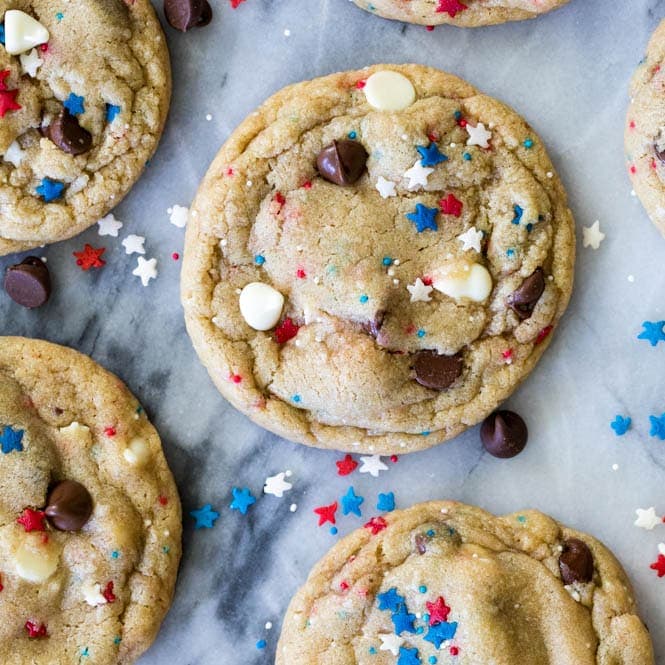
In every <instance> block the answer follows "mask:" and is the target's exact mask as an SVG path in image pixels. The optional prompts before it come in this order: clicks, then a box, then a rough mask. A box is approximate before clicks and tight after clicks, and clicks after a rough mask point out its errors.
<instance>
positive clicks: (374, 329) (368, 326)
mask: <svg viewBox="0 0 665 665" xmlns="http://www.w3.org/2000/svg"><path fill="white" fill-rule="evenodd" d="M385 318H386V313H385V311H383V310H382V309H380V310H379V311H378V312H377V313H376V314H375V315H374V318H373V319H372V320H371V321H367V322H366V323H363V324H362V327H363V330H364V331H365V332H366V333H367V334H368V335H371V336H372V337H378V335H379V332H380V331H381V326H382V325H383V321H384V320H385Z"/></svg>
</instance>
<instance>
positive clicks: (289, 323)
mask: <svg viewBox="0 0 665 665" xmlns="http://www.w3.org/2000/svg"><path fill="white" fill-rule="evenodd" d="M299 330H300V326H299V325H297V324H295V323H294V322H293V320H292V319H290V318H289V317H286V318H285V319H284V321H282V322H281V323H280V324H279V325H278V326H277V328H275V341H276V342H277V343H278V344H286V343H287V342H288V341H289V340H290V339H293V338H294V337H295V336H296V335H297V334H298V331H299Z"/></svg>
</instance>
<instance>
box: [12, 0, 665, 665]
mask: <svg viewBox="0 0 665 665" xmlns="http://www.w3.org/2000/svg"><path fill="white" fill-rule="evenodd" d="M213 4H214V10H215V16H214V19H213V22H212V23H211V25H210V26H208V27H206V28H204V29H201V30H198V31H192V32H191V33H188V34H185V35H182V34H176V33H175V32H174V31H171V30H169V31H168V38H169V45H170V47H171V52H172V57H173V67H174V82H175V87H174V96H173V105H172V111H171V115H170V119H169V123H168V126H167V129H166V133H165V135H164V139H163V141H162V144H161V147H160V149H159V151H158V153H157V155H156V156H155V158H154V159H153V160H152V163H151V166H150V168H149V169H148V170H147V172H146V174H145V176H144V177H143V178H142V180H141V181H140V182H139V184H138V185H137V186H136V187H135V189H134V190H133V192H132V193H131V194H130V195H129V196H128V197H127V199H126V200H125V201H124V202H123V203H122V204H121V205H120V206H119V207H118V209H117V210H116V216H117V217H118V218H119V219H120V220H121V221H123V222H124V223H125V226H124V228H123V229H122V230H121V234H120V238H118V239H112V238H99V237H98V236H97V233H96V230H95V229H91V230H90V231H88V232H87V233H85V234H84V235H83V236H80V237H78V238H76V239H73V240H71V241H68V242H64V243H60V244H58V245H54V246H51V247H48V248H45V249H44V250H42V251H41V252H40V253H41V254H42V255H44V256H47V257H48V261H49V266H50V267H51V270H52V273H53V276H54V280H55V283H56V288H55V294H54V297H53V298H52V300H51V302H50V303H49V304H48V305H47V306H46V307H44V308H42V309H40V310H37V311H30V312H29V311H25V310H23V309H21V308H19V307H18V306H15V305H13V304H12V303H10V302H9V301H8V299H7V298H6V297H4V298H0V312H1V314H2V328H1V330H2V332H3V333H6V334H21V335H31V336H36V337H44V338H46V339H50V340H52V341H55V342H60V343H63V344H69V345H71V346H73V347H75V348H77V349H80V350H81V351H83V352H85V353H88V354H90V355H91V356H92V357H93V358H94V359H95V360H97V361H98V362H100V363H102V364H103V365H105V366H107V367H108V368H109V369H111V370H112V371H114V372H116V373H117V374H119V375H120V376H121V377H122V378H123V379H124V380H125V381H126V382H127V383H128V385H129V386H130V388H131V389H132V390H133V391H134V392H135V393H136V394H137V396H138V397H139V398H140V399H141V400H142V402H143V403H144V405H145V407H146V409H147V411H148V413H149V414H150V416H151V418H152V419H153V421H154V423H155V425H156V426H157V427H158V429H159V431H160V433H161V435H162V438H163V441H164V447H165V450H166V454H167V457H168V459H169V462H170V464H171V466H172V468H173V470H174V473H175V476H176V479H177V481H178V485H179V488H180V492H181V496H182V501H183V508H184V511H185V515H186V517H185V532H184V558H183V563H182V567H181V572H180V578H179V582H178V587H177V593H176V598H175V602H174V605H173V609H172V610H171V612H170V614H169V616H168V618H167V619H166V621H165V623H164V626H163V629H162V631H161V633H160V636H159V638H158V640H157V642H156V643H155V645H154V646H153V647H152V649H151V650H150V651H149V652H148V653H147V654H146V656H145V657H144V658H143V659H142V661H141V662H142V663H143V664H144V665H161V664H164V663H169V665H208V664H211V665H213V664H214V665H217V664H224V665H227V664H228V665H235V664H240V663H242V664H243V665H259V664H264V663H270V662H272V658H273V654H274V648H275V645H276V642H277V637H278V634H279V626H280V621H281V617H282V615H283V612H284V610H285V608H286V605H287V603H288V600H289V598H290V596H291V595H292V593H293V592H294V591H295V589H296V588H297V587H298V586H299V585H300V584H301V583H302V582H303V581H304V579H305V576H306V574H307V572H308V570H309V568H310V567H311V565H312V564H313V563H314V562H315V561H316V560H317V559H318V558H319V557H320V556H321V555H322V554H323V553H324V552H325V551H326V550H327V549H328V547H329V546H331V545H332V544H333V543H334V542H335V540H336V537H333V536H332V535H330V533H329V532H328V531H327V529H325V528H321V529H317V527H316V526H315V517H314V515H313V514H312V509H313V507H314V506H316V505H319V504H322V503H330V502H331V501H332V500H334V499H335V498H338V497H339V496H340V495H341V494H342V493H343V492H344V491H346V488H347V487H348V485H349V484H350V483H353V485H354V486H355V488H356V491H357V492H358V493H359V494H362V495H363V496H364V497H365V498H366V503H365V506H364V507H365V508H367V510H366V514H367V515H371V514H373V512H374V511H373V510H372V508H373V507H374V505H375V502H376V497H377V494H378V492H379V491H386V490H393V491H394V492H395V494H396V498H397V503H398V506H401V507H405V506H408V505H409V504H411V503H413V502H415V501H421V500H426V499H432V498H442V497H449V498H453V499H459V500H462V501H467V502H470V503H474V504H478V505H480V506H482V507H484V508H487V509H489V510H492V511H496V512H502V511H506V512H511V511H514V510H518V509H520V508H524V507H535V508H539V509H541V510H544V511H546V512H548V513H551V514H552V515H554V516H556V517H557V518H559V519H560V520H562V521H564V522H566V523H568V524H570V525H571V526H575V527H578V528H580V529H582V530H585V531H589V532H591V533H593V534H595V535H597V536H598V537H599V538H601V539H602V540H604V541H605V542H606V543H607V544H608V545H609V546H610V547H611V548H612V549H613V550H614V552H615V553H616V554H617V556H618V557H619V558H620V559H621V560H622V561H623V563H624V564H625V566H626V568H627V570H628V572H629V573H630V575H631V577H632V579H633V581H634V583H635V587H636V591H637V595H638V597H639V600H640V604H641V607H642V610H643V613H644V617H645V619H646V621H647V622H648V624H649V625H650V626H651V627H652V634H653V637H654V640H655V644H656V650H657V655H658V661H659V662H661V663H663V662H665V636H664V635H663V633H662V632H661V631H659V630H658V628H659V627H661V626H663V625H665V579H664V580H658V579H657V578H656V576H655V574H654V572H653V571H651V570H649V564H650V563H651V562H652V561H654V560H655V558H656V555H657V545H658V543H659V542H661V541H665V526H661V527H658V528H657V529H656V530H655V531H653V532H647V531H643V530H641V529H637V528H636V527H634V526H633V521H634V518H635V515H634V510H635V508H637V507H642V508H645V507H648V506H651V505H655V506H656V508H657V509H658V510H659V511H660V513H664V512H665V499H664V497H663V483H664V482H665V444H664V443H663V442H661V441H659V440H657V439H654V438H652V437H650V436H649V421H648V416H649V415H650V414H661V413H662V412H664V411H665V391H664V390H663V387H664V385H665V380H664V379H663V366H664V364H665V355H663V354H665V347H663V346H662V345H661V347H659V348H656V349H652V348H651V347H650V346H649V345H648V344H646V343H645V342H638V341H637V340H636V339H635V337H636V335H637V333H638V332H639V330H640V324H641V322H642V321H643V320H645V319H650V320H657V319H664V318H665V302H664V299H663V293H664V292H665V273H664V272H663V270H662V264H663V259H664V258H665V240H663V239H662V238H660V237H659V236H658V234H657V232H656V231H655V229H654V228H653V227H652V226H651V224H650V223H649V222H648V220H647V218H646V215H645V213H644V212H643V211H642V208H641V207H640V204H639V202H638V201H637V200H636V199H635V198H634V197H632V196H631V194H630V185H629V182H628V179H627V176H626V174H625V167H624V161H623V150H622V131H623V121H624V115H625V111H626V107H627V103H628V99H627V86H628V80H629V78H630V76H631V74H632V72H633V70H634V68H635V66H636V64H637V62H638V61H639V60H640V58H641V56H642V52H643V49H644V46H645V44H646V42H647V39H648V36H649V34H650V33H651V31H652V30H653V29H654V28H655V26H656V24H657V22H658V21H659V20H660V18H663V17H665V2H664V1H663V0H659V1H654V0H631V1H630V2H617V1H615V0H572V1H571V3H570V4H569V5H568V6H567V7H565V8H563V9H562V10H560V11H557V12H554V13H552V14H550V15H548V16H544V17H542V18H540V19H538V20H537V21H531V22H525V23H518V24H511V25H504V26H497V27H492V28H486V29H481V30H473V31H470V30H469V31H463V30H458V29H455V28H449V27H441V28H437V29H436V30H435V31H433V32H428V31H426V30H425V29H424V28H422V27H417V26H406V25H402V24H399V23H394V22H388V21H383V20H381V19H379V18H376V17H374V16H371V15H370V14H368V13H365V12H362V11H360V10H359V9H357V8H356V7H355V6H354V5H353V4H352V3H350V2H348V0H272V1H271V0H247V1H246V2H245V3H244V4H243V5H241V6H240V8H239V9H237V10H235V11H232V10H231V9H230V8H229V6H228V5H229V3H228V2H226V1H225V0H224V1H222V0H214V2H213ZM287 30H288V31H290V33H289V35H288V36H287V35H286V34H285V31H287ZM382 61H385V62H409V61H415V62H421V63H426V64H430V65H434V66H438V67H441V68H443V69H446V70H449V71H451V72H453V73H456V74H458V75H460V76H462V77H464V78H466V79H468V80H469V81H470V82H472V83H474V84H475V85H477V86H478V87H479V88H480V89H481V90H483V91H485V92H487V93H489V94H492V95H494V96H496V97H499V98H500V99H502V100H504V101H506V102H507V103H509V104H510V105H512V106H513V107H515V108H516V109H517V110H518V111H519V112H520V113H521V114H523V115H524V116H525V117H526V118H527V119H528V120H529V121H530V122H531V123H532V125H533V126H534V128H535V129H536V131H537V132H538V133H539V134H540V136H541V137H542V138H543V139H544V140H545V141H546V143H547V145H548V147H549V150H550V154H551V156H552V158H553V160H554V162H555V164H556V167H557V169H558V170H559V172H560V174H561V176H562V178H563V180H564V182H565V184H566V186H567V187H568V191H569V193H570V199H571V205H572V208H573V210H574V212H575V215H576V218H577V224H578V237H579V238H581V227H582V226H583V225H586V226H589V225H591V224H592V223H593V222H594V220H596V219H598V220H600V223H601V228H602V230H603V231H604V232H605V233H606V234H607V238H606V239H605V241H604V242H603V244H602V245H601V247H600V249H599V250H598V251H593V250H591V249H583V248H582V247H581V243H580V247H579V258H578V261H577V282H576V291H575V294H574V297H573V301H572V303H571V307H570V310H569V312H568V314H567V315H566V317H565V319H564V321H563V323H562V325H561V327H560V329H559V330H558V333H557V335H556V338H555V340H554V342H553V344H552V346H551V348H550V350H549V352H548V353H547V354H546V356H545V358H544V359H543V360H542V362H541V363H540V365H539V366H538V368H537V369H536V371H535V372H534V373H533V374H532V376H531V377H530V378H529V379H528V380H527V381H526V382H525V383H524V384H523V386H522V387H521V388H520V389H519V390H518V391H517V392H516V393H515V395H514V396H513V397H512V398H511V399H510V400H509V405H510V406H511V408H514V409H515V410H517V411H519V412H520V413H522V414H523V415H524V416H525V417H526V419H527V421H528V423H529V427H530V432H531V439H530V443H529V446H528V447H527V449H526V451H525V452H524V453H523V454H522V455H520V456H519V457H517V458H515V459H514V460H512V461H501V460H497V459H494V458H491V457H489V456H488V455H487V454H484V453H483V451H482V449H481V447H480V444H479V439H478V432H477V429H473V430H471V431H469V432H467V433H466V434H464V435H463V436H460V437H459V438H458V439H457V440H455V441H454V442H452V443H449V444H447V445H444V446H440V447H438V448H435V449H433V450H430V451H428V452H424V453H419V454H416V455H412V456H408V457H403V458H400V460H399V462H398V463H397V464H391V463H388V465H389V467H390V469H389V471H387V472H385V473H383V474H382V475H381V476H380V478H378V479H374V478H370V477H367V476H366V475H363V476H360V475H359V474H357V473H356V474H354V475H353V476H351V477H350V478H340V477H339V476H337V475H336V473H335V471H336V469H335V465H334V462H335V460H336V459H339V458H340V457H341V456H339V455H337V454H335V453H332V452H330V453H329V452H322V451H317V450H309V449H305V448H303V447H300V446H296V445H294V444H291V443H288V442H286V441H283V440H280V439H278V438H276V437H274V436H272V435H270V434H268V433H267V432H265V431H262V430H261V429H259V428H258V427H256V426H254V425H252V424H251V423H250V422H249V421H248V420H247V419H245V418H244V417H243V416H241V415H239V414H238V413H237V412H236V411H234V410H233V409H232V408H231V407H230V406H229V405H228V404H227V403H226V402H224V400H222V398H221V397H220V396H219V395H218V393H217V392H216V391H215V389H214V388H213V386H212V384H211V382H210V380H209V379H208V377H207V374H206V372H205V370H204V369H203V367H202V366H201V365H200V363H199V362H198V360H197V358H196V356H195V354H194V352H193V350H192V348H191V345H190V342H189V339H188V337H187V335H186V333H185V328H184V324H183V318H182V311H181V307H180V305H179V297H178V278H179V269H180V262H179V261H175V260H173V259H172V258H171V254H172V253H173V252H181V251H182V241H183V231H182V230H181V229H178V228H176V227H175V226H173V225H171V224H170V223H169V221H168V215H167V213H166V210H167V208H168V207H170V206H172V205H173V204H176V203H177V204H182V205H187V204H188V203H189V201H190V200H191V198H192V197H193V195H194V192H195V190H196V186H197V183H198V181H199V179H200V178H201V176H202V175H203V174H204V172H205V170H206V168H207V166H208V163H209V162H210V160H211V159H212V158H213V156H214V154H215V152H216V151H217V149H218V147H219V146H220V145H221V144H222V142H223V141H224V140H225V139H226V137H227V136H228V135H229V133H230V131H231V130H232V129H233V127H234V126H235V125H237V124H238V123H239V122H240V121H241V120H242V118H243V117H244V116H245V115H247V114H248V113H249V112H250V111H251V110H252V109H253V108H254V107H255V106H256V105H258V104H259V103H260V102H261V101H263V100H264V99H265V98H266V97H267V96H268V95H270V94H271V93H273V92H275V91H276V90H278V89H279V88H281V87H282V86H284V85H286V84H288V83H291V82H295V81H299V80H301V79H304V78H309V77H314V76H317V75H321V74H325V73H328V72H332V71H336V70H343V69H349V68H357V67H361V66H364V65H365V64H369V63H374V62H382ZM207 114H210V116H211V120H207V119H206V115H207ZM128 233H137V234H141V235H145V236H146V238H147V240H146V249H147V256H155V257H157V258H158V260H159V277H158V279H157V280H156V281H155V282H153V283H151V284H150V286H149V287H148V288H143V287H142V286H141V284H140V282H139V280H138V279H137V278H136V277H132V276H131V274H130V273H131V270H132V269H133V267H134V266H135V264H136V261H135V258H132V257H128V256H126V255H125V253H124V251H123V248H122V246H121V245H120V242H119V241H120V240H121V239H122V238H123V237H124V236H125V235H127V234H128ZM84 242H91V243H92V244H94V245H95V246H98V245H100V244H104V245H105V246H106V247H107V248H108V249H107V252H106V255H105V258H106V259H107V261H108V263H107V265H106V267H105V268H104V269H103V270H101V271H99V272H92V271H91V272H89V273H82V272H81V271H80V270H79V269H78V268H77V266H76V265H75V263H74V260H73V258H72V255H71V253H72V251H73V250H76V249H79V248H80V247H81V246H82V245H83V243H84ZM9 262H10V259H8V258H6V259H4V260H3V261H2V267H4V266H6V265H8V264H9ZM629 276H632V278H633V280H632V281H629V279H628V277H629ZM617 413H623V414H624V415H630V416H631V417H632V418H633V422H634V427H633V429H632V430H631V431H630V432H629V434H628V435H627V436H625V437H622V438H617V437H616V436H615V435H614V433H613V432H612V431H611V429H610V427H609V423H610V421H611V420H612V419H613V417H614V416H615V415H616V414H617ZM615 464H616V465H618V469H617V470H613V465H615ZM286 469H290V470H291V471H292V473H293V475H292V477H291V481H292V482H293V484H294V488H293V490H292V491H291V492H289V493H288V494H287V495H286V496H285V498H283V499H277V498H275V497H272V496H265V497H262V498H260V499H259V502H258V503H257V505H255V506H254V507H253V508H252V509H250V513H249V515H247V516H245V517H243V516H242V515H239V514H238V513H237V512H231V511H230V510H229V508H228V504H229V503H230V489H231V486H233V485H239V486H248V487H250V488H251V490H252V492H253V493H254V495H255V496H260V495H261V488H262V486H263V481H264V479H265V477H266V476H267V475H272V474H274V473H277V472H279V471H284V470H286ZM416 479H417V481H416ZM208 502H209V503H212V504H213V506H214V507H215V508H216V509H217V510H218V511H219V512H220V513H221V518H220V519H219V521H218V522H217V524H216V526H215V527H214V528H213V529H212V530H201V531H196V532H194V530H193V520H192V519H191V518H189V517H188V516H187V514H188V513H189V511H190V510H193V509H194V508H198V507H200V506H201V505H202V504H205V503H208ZM291 503H296V504H297V505H298V509H297V511H296V512H294V513H292V512H290V510H289V506H290V505H291ZM360 524H362V521H361V520H360V519H352V518H350V517H347V518H343V519H342V520H341V521H340V525H339V526H340V534H344V533H347V532H348V531H350V530H351V529H353V528H355V527H357V526H359V525H360ZM267 621H271V622H272V623H273V624H274V627H273V628H272V630H265V628H264V624H265V623H266V622H267ZM262 638H265V639H266V640H267V648H266V649H265V650H257V648H256V646H255V645H256V642H257V640H260V639H262Z"/></svg>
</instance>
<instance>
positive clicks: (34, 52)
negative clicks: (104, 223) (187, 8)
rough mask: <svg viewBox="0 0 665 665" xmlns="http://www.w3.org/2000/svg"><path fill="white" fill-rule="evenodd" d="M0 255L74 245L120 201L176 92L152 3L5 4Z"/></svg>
mask: <svg viewBox="0 0 665 665" xmlns="http://www.w3.org/2000/svg"><path fill="white" fill-rule="evenodd" d="M0 17H1V20H2V21H3V25H4V44H0V118H1V119H2V121H1V122H0V155H2V160H1V161H0V201H2V205H1V206H0V253H3V254H6V253H8V252H13V251H18V250H22V249H27V248H29V247H35V246H38V245H43V244H45V243H50V242H55V241H57V240H62V239H64V238H69V237H71V236H73V235H76V234H77V233H79V232H81V231H83V230H84V229H85V228H87V227H88V226H90V225H91V224H94V223H95V222H96V221H97V220H98V219H100V218H101V217H103V216H104V215H105V214H106V213H107V212H108V211H109V210H110V209H111V208H113V207H114V206H115V205H117V204H118V203H119V202H120V200H121V199H122V197H123V196H124V195H125V194H126V193H127V192H128V191H129V189H130V188H131V186H132V185H133V184H134V182H135V181H136V180H137V178H138V177H139V176H140V174H141V173H142V171H143V169H144V168H145V166H146V162H147V161H148V160H149V159H150V157H151V155H152V153H153V152H154V150H155V148H156V147H157V142H158V141H159V137H160V135H161V133H162V129H163V126H164V121H165V119H166V114H167V111H168V105H169V99H170V94H171V79H170V66H169V59H168V51H167V48H166V42H165V39H164V35H163V33H162V30H161V27H160V25H159V21H158V20H157V17H156V15H155V12H154V10H153V8H152V5H151V4H150V2H149V0H132V1H131V2H129V1H127V2H124V1H123V0H80V1H78V2H68V3H65V4H63V3H58V2H54V0H32V2H27V1H26V0H12V1H11V2H9V1H7V0H3V1H1V2H0Z"/></svg>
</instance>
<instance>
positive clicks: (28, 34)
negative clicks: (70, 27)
mask: <svg viewBox="0 0 665 665" xmlns="http://www.w3.org/2000/svg"><path fill="white" fill-rule="evenodd" d="M48 40H49V33H48V30H47V29H46V28H45V27H44V26H43V25H42V24H41V23H40V22H39V21H37V20H35V19H34V18H32V16H30V15H29V14H26V13H25V12H22V11H20V10H18V9H10V10H9V11H6V12H5V50H6V51H7V53H9V55H18V54H19V53H25V52H26V51H29V50H30V49H32V48H34V47H35V46H39V45H40V44H45V43H46V42H47V41H48Z"/></svg>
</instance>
